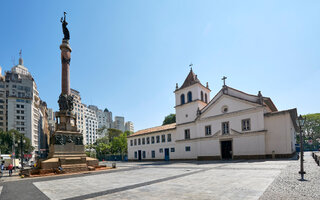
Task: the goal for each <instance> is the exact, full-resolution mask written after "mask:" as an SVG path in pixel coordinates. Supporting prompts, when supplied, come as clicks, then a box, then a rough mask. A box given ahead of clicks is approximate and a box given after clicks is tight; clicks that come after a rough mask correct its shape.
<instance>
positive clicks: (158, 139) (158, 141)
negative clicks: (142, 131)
mask: <svg viewBox="0 0 320 200" xmlns="http://www.w3.org/2000/svg"><path fill="white" fill-rule="evenodd" d="M157 143H160V135H157Z"/></svg>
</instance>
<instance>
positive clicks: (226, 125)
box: [222, 122, 229, 134]
mask: <svg viewBox="0 0 320 200" xmlns="http://www.w3.org/2000/svg"><path fill="white" fill-rule="evenodd" d="M222 134H229V122H222Z"/></svg>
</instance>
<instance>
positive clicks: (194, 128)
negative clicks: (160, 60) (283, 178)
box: [128, 69, 298, 160]
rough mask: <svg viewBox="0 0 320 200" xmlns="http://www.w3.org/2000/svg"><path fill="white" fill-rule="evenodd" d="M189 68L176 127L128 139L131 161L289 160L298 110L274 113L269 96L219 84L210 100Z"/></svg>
mask: <svg viewBox="0 0 320 200" xmlns="http://www.w3.org/2000/svg"><path fill="white" fill-rule="evenodd" d="M210 91H211V90H210V89H209V87H208V83H207V84H206V86H204V85H202V84H201V82H200V81H199V79H198V78H197V75H195V74H194V72H193V71H192V69H191V70H190V73H189V74H188V76H187V78H186V80H185V81H184V83H183V85H182V86H181V87H178V84H177V86H176V90H175V91H174V93H175V99H176V106H175V110H176V123H173V124H168V125H164V126H158V127H153V128H148V129H144V130H140V131H137V132H135V133H134V134H132V135H130V136H128V159H129V160H179V159H181V160H186V159H192V160H218V159H250V158H252V159H255V158H271V157H272V155H274V156H275V157H291V156H292V155H293V154H294V153H295V136H296V132H298V130H297V129H298V128H297V125H296V117H297V110H296V109H291V110H283V111H278V110H277V108H276V106H275V105H274V104H273V102H272V100H271V99H270V98H269V97H264V96H262V94H261V92H260V91H259V93H258V95H251V94H247V93H244V92H242V91H239V90H236V89H233V88H231V87H229V86H227V85H225V84H224V85H223V87H222V89H221V90H220V91H219V92H218V93H217V94H216V95H215V96H214V97H213V98H212V99H210Z"/></svg>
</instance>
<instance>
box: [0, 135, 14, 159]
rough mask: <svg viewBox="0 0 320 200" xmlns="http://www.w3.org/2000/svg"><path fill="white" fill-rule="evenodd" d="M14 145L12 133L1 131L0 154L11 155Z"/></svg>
mask: <svg viewBox="0 0 320 200" xmlns="http://www.w3.org/2000/svg"><path fill="white" fill-rule="evenodd" d="M12 144H13V135H12V133H9V132H5V131H2V130H0V152H1V153H2V154H11V153H12Z"/></svg>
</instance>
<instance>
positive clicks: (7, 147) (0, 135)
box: [0, 129, 34, 155]
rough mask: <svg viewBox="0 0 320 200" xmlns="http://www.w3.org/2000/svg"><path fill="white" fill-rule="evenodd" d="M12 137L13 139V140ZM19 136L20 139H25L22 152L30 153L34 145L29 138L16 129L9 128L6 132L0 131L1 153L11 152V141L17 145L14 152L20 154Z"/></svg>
mask: <svg viewBox="0 0 320 200" xmlns="http://www.w3.org/2000/svg"><path fill="white" fill-rule="evenodd" d="M13 137H14V141H13ZM21 137H22V141H25V142H24V143H23V153H24V154H30V153H31V152H32V151H33V150H34V147H33V146H32V145H31V141H30V139H29V138H27V137H26V136H25V135H24V134H22V133H19V132H18V131H17V130H14V129H12V130H10V131H8V132H6V131H2V130H1V131H0V150H1V153H2V154H11V153H12V147H13V142H14V143H15V144H16V145H17V146H15V154H16V155H20V152H21Z"/></svg>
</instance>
